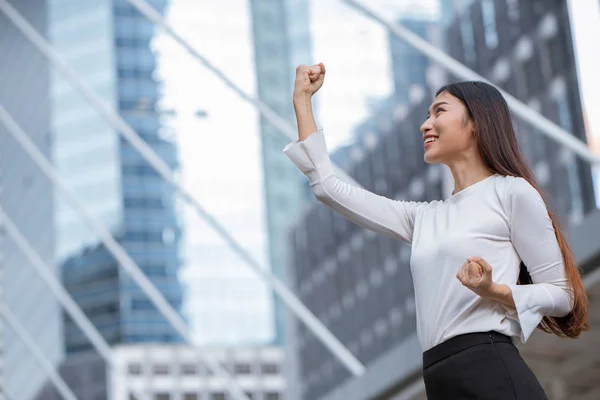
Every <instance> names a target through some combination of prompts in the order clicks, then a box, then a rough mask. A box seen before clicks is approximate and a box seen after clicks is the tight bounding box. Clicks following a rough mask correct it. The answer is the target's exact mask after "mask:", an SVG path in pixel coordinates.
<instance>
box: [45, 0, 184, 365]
mask: <svg viewBox="0 0 600 400" xmlns="http://www.w3.org/2000/svg"><path fill="white" fill-rule="evenodd" d="M150 3H151V4H152V5H153V6H154V7H155V8H157V9H159V10H162V9H163V8H164V7H165V3H166V0H159V1H156V0H154V1H150ZM84 27H85V28H84ZM154 30H155V28H154V25H153V24H152V23H151V22H149V21H148V20H147V19H145V18H144V17H143V16H142V15H141V14H139V13H138V12H137V10H135V9H134V8H133V7H132V6H131V5H130V4H128V2H127V1H126V0H102V1H96V2H93V3H90V2H73V1H70V0H51V1H49V32H50V39H51V42H52V44H53V46H54V48H55V49H56V51H57V52H58V53H59V54H60V55H61V56H62V57H63V58H65V59H66V60H67V62H68V63H69V64H70V65H71V66H72V67H73V68H74V69H75V70H76V71H77V73H78V74H79V75H80V76H81V77H82V78H83V79H84V80H85V81H86V82H87V83H88V84H89V85H90V86H91V87H92V88H93V90H94V91H95V92H96V93H97V94H98V95H100V96H101V97H102V99H103V100H104V101H105V102H106V103H107V104H110V105H112V106H113V107H114V108H115V109H116V110H118V112H119V113H120V114H121V116H122V117H123V118H124V119H125V120H126V121H127V122H128V123H129V124H130V125H131V126H132V127H133V128H134V129H135V130H136V131H137V132H138V133H139V134H140V136H141V137H142V138H143V139H144V140H145V141H146V142H147V143H148V144H149V145H150V146H151V147H152V148H153V149H154V150H155V151H156V152H157V153H158V154H159V156H160V157H161V158H162V159H163V160H164V161H165V162H166V163H167V164H168V165H169V166H170V167H171V168H172V169H173V170H175V169H176V168H177V166H178V161H177V151H176V146H175V145H174V143H173V142H172V141H171V140H170V138H169V137H168V135H167V134H166V131H165V129H162V124H161V118H162V117H161V115H160V114H159V113H158V111H157V108H156V104H157V101H158V100H159V86H158V83H157V82H156V80H155V78H154V75H153V74H154V70H155V66H156V59H155V54H154V53H153V51H152V49H151V46H150V42H151V40H152V38H153V36H154ZM51 104H52V113H51V121H52V124H51V127H52V128H51V129H52V138H53V144H54V146H53V151H54V154H53V156H54V162H55V164H56V166H57V168H58V169H59V170H60V172H61V174H62V176H63V177H64V179H65V180H66V181H67V183H68V184H69V185H70V187H71V188H72V189H73V190H75V192H76V193H77V195H78V196H79V198H80V199H81V200H83V202H84V203H85V206H86V207H87V209H88V210H89V211H90V212H91V213H92V214H93V215H94V217H96V218H97V219H98V220H99V221H100V222H102V223H103V225H104V226H105V227H106V228H107V229H109V230H110V231H111V233H112V234H113V235H114V236H115V238H116V239H117V240H118V241H119V242H120V243H121V245H123V247H124V248H125V250H126V251H127V252H128V253H129V255H130V256H131V257H132V258H133V259H134V261H135V262H136V263H137V264H138V265H139V266H140V267H141V269H142V270H143V272H144V273H145V274H146V275H147V276H148V277H149V278H150V280H151V281H152V282H153V283H154V284H155V285H156V286H157V287H158V289H159V290H160V291H161V292H162V293H163V294H164V296H165V297H166V298H167V300H168V301H169V302H170V303H171V304H172V305H173V306H174V307H175V308H176V309H178V310H179V309H180V308H181V301H182V289H181V285H180V283H179V280H178V277H177V272H178V268H179V266H180V259H179V238H180V233H181V232H180V226H179V223H178V220H177V218H176V213H175V205H174V193H173V189H172V188H171V187H170V186H169V185H168V184H167V183H166V182H164V180H163V179H162V178H161V177H160V176H159V175H158V174H157V173H156V172H155V171H154V170H153V169H152V168H151V167H150V166H149V165H148V164H147V163H146V161H145V160H143V159H142V157H141V156H140V155H139V154H138V153H137V152H136V151H135V150H134V149H133V148H132V147H131V146H130V145H129V144H128V143H127V142H126V141H124V140H123V139H122V138H121V137H120V136H119V135H118V133H117V132H115V131H114V129H112V128H111V127H109V125H108V124H107V123H106V122H105V121H104V120H103V119H102V117H101V116H100V115H99V114H98V113H97V112H96V111H95V110H93V109H92V108H91V106H90V105H89V104H88V103H86V102H85V101H84V100H83V99H82V98H81V96H80V95H79V94H78V93H77V92H76V90H75V89H74V88H72V87H71V85H70V84H69V83H68V82H66V81H65V80H64V79H63V78H61V77H60V76H58V75H57V74H54V75H52V79H51ZM56 204H57V212H56V220H55V223H56V229H57V235H56V237H57V257H58V262H59V263H60V265H61V271H62V278H63V281H64V284H65V286H66V287H67V290H68V291H69V292H70V293H71V295H72V296H73V298H74V299H75V301H76V302H77V303H78V304H79V306H80V307H81V308H82V309H83V311H84V312H85V313H86V314H87V316H88V317H89V318H90V319H91V320H92V322H93V323H94V324H95V325H96V327H97V328H98V329H99V330H100V332H101V333H102V335H103V336H104V337H105V339H106V340H107V341H108V342H109V343H111V344H116V343H135V342H177V341H180V340H181V339H180V337H179V335H178V334H176V333H175V332H174V330H173V329H172V328H171V326H170V325H169V323H168V322H167V321H166V320H165V319H164V317H163V316H162V315H160V314H159V312H158V310H157V309H156V308H155V307H154V306H153V305H152V304H151V302H150V300H149V299H148V298H147V297H146V295H145V294H143V293H142V292H141V290H140V289H139V288H138V287H137V285H136V284H135V283H134V282H133V280H132V279H131V278H130V276H129V275H128V274H127V273H125V272H124V271H123V270H122V269H121V268H120V267H119V266H118V264H117V263H116V261H115V260H114V258H113V257H112V255H110V254H109V253H108V251H107V250H106V249H105V248H104V246H103V245H102V244H101V243H100V240H99V239H98V238H97V237H95V235H94V234H93V233H92V232H91V231H90V230H89V229H88V228H87V227H86V226H85V225H84V224H83V222H82V221H81V219H80V218H79V217H78V216H77V215H76V214H75V213H74V211H73V210H72V209H70V208H69V207H68V205H66V204H65V203H64V201H63V200H62V199H60V198H57V199H56ZM64 329H65V346H66V351H67V353H75V352H79V351H83V350H86V349H89V348H91V344H90V343H89V340H88V339H87V338H86V337H85V336H84V335H83V333H82V332H81V331H80V330H79V328H77V327H76V326H75V324H74V323H73V321H71V320H70V318H68V317H65V327H64Z"/></svg>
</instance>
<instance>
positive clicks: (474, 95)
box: [436, 82, 589, 338]
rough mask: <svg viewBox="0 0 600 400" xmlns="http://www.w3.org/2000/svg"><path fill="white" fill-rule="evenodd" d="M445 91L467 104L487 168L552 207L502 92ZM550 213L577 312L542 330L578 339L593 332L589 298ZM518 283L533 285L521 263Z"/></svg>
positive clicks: (461, 87)
mask: <svg viewBox="0 0 600 400" xmlns="http://www.w3.org/2000/svg"><path fill="white" fill-rule="evenodd" d="M442 92H447V93H449V94H451V95H452V96H454V97H456V98H457V99H459V100H460V101H461V102H462V103H463V104H464V105H465V107H466V109H467V117H468V118H470V119H471V121H472V122H473V123H474V126H475V127H476V134H477V142H478V149H479V154H480V156H481V158H482V159H483V161H484V162H485V163H486V165H487V166H488V167H489V168H490V169H491V170H492V171H493V172H494V173H496V174H499V175H504V176H515V177H521V178H524V179H525V180H527V182H529V183H530V184H531V186H533V187H534V188H535V189H537V191H538V192H539V193H540V195H541V196H542V198H544V201H545V203H546V208H548V202H547V201H546V196H545V193H544V192H543V191H542V190H541V189H540V187H539V185H538V184H537V182H536V181H535V178H534V176H533V173H532V172H531V169H530V168H529V166H528V165H527V162H526V161H525V157H524V156H523V153H522V152H521V150H520V148H519V143H518V142H517V136H516V135H515V131H514V128H513V125H512V120H511V117H510V112H509V109H508V105H507V104H506V100H505V99H504V97H502V94H501V93H500V92H499V91H498V89H496V88H495V87H493V86H492V85H489V84H487V83H485V82H458V83H452V84H449V85H446V86H444V87H442V88H441V89H439V90H438V91H437V93H436V96H437V95H439V94H440V93H442ZM548 214H549V216H550V219H551V220H552V227H553V228H554V232H555V234H556V239H557V240H558V245H559V246H560V250H561V253H562V257H563V262H564V265H565V272H566V276H567V279H568V281H569V284H570V286H571V290H572V292H571V296H572V300H573V309H572V311H571V312H570V313H569V314H568V315H566V316H564V317H560V318H558V317H544V318H543V319H542V322H540V324H539V325H538V328H539V329H541V330H543V331H544V332H547V333H554V334H556V335H558V336H560V337H570V338H576V337H578V336H579V335H580V334H581V332H582V331H586V330H589V326H588V298H587V295H586V292H585V288H584V286H583V282H582V280H581V274H580V272H579V269H578V267H577V263H576V262H575V257H574V256H573V253H572V251H571V249H570V248H569V244H568V243H567V240H566V239H565V237H564V235H563V233H562V232H561V230H560V228H559V225H558V218H557V216H556V215H554V214H553V213H552V212H550V210H548ZM518 283H519V284H521V285H527V284H531V283H533V281H532V280H531V276H530V275H529V272H528V271H527V268H526V267H525V264H523V263H521V267H520V272H519V280H518Z"/></svg>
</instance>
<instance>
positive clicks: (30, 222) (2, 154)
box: [0, 0, 64, 400]
mask: <svg viewBox="0 0 600 400" xmlns="http://www.w3.org/2000/svg"><path fill="white" fill-rule="evenodd" d="M9 3H10V4H11V5H12V6H13V7H14V8H15V9H16V10H17V11H18V12H20V13H21V15H23V17H25V18H26V19H27V20H28V21H29V23H30V24H31V25H32V26H33V27H34V28H35V29H37V30H38V31H39V32H40V34H41V35H42V36H46V34H47V28H48V18H47V3H48V2H47V1H38V0H25V1H21V0H19V1H14V0H12V1H10V2H9ZM0 57H1V59H2V62H0V87H1V88H2V90H0V105H2V107H4V109H6V111H7V112H8V113H10V114H11V115H12V117H13V119H14V120H15V121H16V122H17V124H19V125H20V126H21V127H22V128H23V130H24V131H25V132H26V133H27V135H28V136H29V138H30V139H31V140H32V141H33V142H34V143H35V145H36V146H37V148H38V149H39V150H40V151H41V152H42V153H43V154H45V155H46V156H50V155H51V143H52V141H51V137H50V130H49V129H48V126H49V119H50V111H51V110H50V107H49V102H48V90H49V83H50V75H49V71H50V68H49V65H48V62H47V60H46V59H45V58H44V57H43V56H42V55H41V54H40V53H39V52H38V51H37V50H36V49H35V47H34V46H33V45H31V44H30V43H29V42H28V41H27V39H26V38H25V36H23V35H22V34H21V33H20V32H19V30H18V29H17V28H16V27H15V26H14V25H13V24H12V23H11V22H10V20H9V19H8V18H7V17H6V15H5V14H3V13H2V12H0ZM53 203H54V202H53V199H52V185H51V184H50V182H49V181H48V180H47V179H46V178H45V177H44V176H43V174H42V172H41V171H40V170H39V169H38V167H37V166H36V165H35V164H34V163H33V161H32V160H31V159H30V158H29V156H28V155H27V154H26V153H25V152H24V151H23V149H22V148H21V146H20V145H19V144H18V143H17V142H16V141H15V140H14V139H13V138H12V136H11V135H10V134H9V133H8V131H7V130H6V129H5V127H4V125H3V124H2V123H0V206H1V207H2V209H3V211H4V212H5V213H6V214H7V215H9V217H10V219H11V220H12V221H13V222H14V224H15V226H16V227H17V228H18V229H19V231H20V232H21V234H22V235H23V236H24V238H25V239H26V240H27V241H28V242H29V244H30V245H31V246H32V247H33V248H34V250H35V251H36V252H37V253H38V254H39V255H40V256H41V257H42V259H43V260H44V261H45V262H46V264H48V265H49V267H50V268H51V269H52V271H53V272H54V273H58V272H57V270H56V264H55V263H54V262H53V255H54V244H55V243H54V242H55V240H54V234H53V233H54V232H53V210H54V204H53ZM0 254H1V259H0V271H1V275H0V295H1V296H2V302H3V304H2V305H1V306H0V309H2V308H3V307H6V306H8V307H10V309H11V310H12V312H13V314H15V317H16V319H17V320H18V322H20V323H21V325H23V327H24V328H25V330H26V331H27V332H28V333H29V335H30V336H31V337H32V339H33V340H34V342H35V343H36V344H37V346H38V347H39V348H40V349H41V351H42V353H43V354H44V356H45V357H47V359H48V360H49V361H50V363H52V364H54V365H57V364H58V363H59V362H60V360H61V358H62V356H63V353H64V351H63V346H62V338H61V334H62V330H61V325H62V324H61V318H60V315H61V314H60V312H61V311H60V306H59V305H58V302H57V301H56V299H55V298H54V296H53V294H52V293H51V292H50V290H49V289H48V288H47V287H46V285H45V284H44V282H43V281H42V280H41V279H40V278H39V277H38V275H37V274H36V272H35V270H34V269H33V267H32V266H31V265H30V263H29V261H28V260H27V258H26V257H25V255H24V254H23V253H21V251H19V249H18V247H17V246H16V244H15V243H14V242H13V241H12V240H11V238H10V236H9V235H8V234H7V233H6V232H2V233H1V234H0ZM2 324H3V321H1V319H0V325H2ZM1 335H2V336H1V337H0V358H2V362H1V364H2V371H1V373H2V381H1V382H0V398H2V396H4V395H5V394H6V398H11V397H12V398H15V399H23V400H29V399H31V398H32V396H33V395H35V392H36V391H37V390H39V388H40V387H41V385H42V384H43V382H44V380H45V379H46V378H45V375H44V373H43V372H42V370H41V369H40V368H39V367H38V365H37V363H36V361H35V358H34V357H33V356H32V355H31V353H30V352H29V351H28V350H27V348H26V347H25V345H24V344H23V342H22V341H21V339H20V338H19V337H18V336H17V335H16V334H15V333H14V332H13V330H12V329H11V328H10V327H8V326H7V325H4V326H3V328H2V332H1Z"/></svg>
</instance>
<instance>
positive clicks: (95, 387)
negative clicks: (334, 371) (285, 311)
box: [37, 344, 286, 400]
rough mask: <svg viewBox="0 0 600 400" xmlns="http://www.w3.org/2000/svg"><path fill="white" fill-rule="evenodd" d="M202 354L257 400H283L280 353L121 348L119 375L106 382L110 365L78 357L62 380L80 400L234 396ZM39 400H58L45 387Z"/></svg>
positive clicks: (259, 349)
mask: <svg viewBox="0 0 600 400" xmlns="http://www.w3.org/2000/svg"><path fill="white" fill-rule="evenodd" d="M199 351H202V352H203V354H205V355H207V356H210V357H211V358H213V359H215V360H217V361H218V362H219V363H220V364H221V365H222V366H223V367H224V368H225V369H226V370H227V371H229V373H230V374H232V376H233V377H234V378H235V379H236V380H237V381H238V383H239V385H240V386H241V388H242V390H244V392H245V393H246V394H247V395H248V396H249V397H250V398H251V399H257V400H283V399H284V395H283V393H284V392H285V390H286V380H285V377H284V376H283V374H282V370H283V368H282V365H283V360H284V354H283V350H282V349H281V348H280V347H263V346H257V347H239V348H237V349H208V350H207V349H202V350H198V349H194V348H191V347H189V346H185V345H168V344H144V345H136V346H132V345H119V346H116V347H115V349H114V354H115V364H116V365H117V366H118V372H117V373H116V374H114V375H112V376H111V377H110V379H108V380H107V375H106V365H105V363H104V361H103V360H102V359H101V358H100V357H99V356H97V355H95V354H90V353H87V354H78V355H76V356H74V357H71V358H70V359H69V361H68V362H67V363H66V364H65V365H63V366H61V368H60V374H61V376H62V377H63V379H64V380H65V382H66V383H67V384H68V385H69V387H70V388H71V389H72V390H73V392H74V393H75V395H76V396H77V398H78V399H79V400H97V399H111V400H130V399H132V398H134V397H131V396H132V395H135V394H137V397H135V398H136V399H140V398H142V397H140V394H142V393H143V394H145V395H146V396H148V398H150V399H156V400H226V399H229V398H230V396H229V394H228V391H227V385H226V382H225V380H224V379H223V378H222V377H219V376H216V375H214V374H213V373H212V372H211V371H210V370H209V369H208V368H207V367H206V366H205V364H204V363H203V362H201V361H200V360H201V356H200V355H199V353H198V352H199ZM37 399H38V400H60V399H62V397H61V396H60V395H59V394H58V393H57V392H56V389H54V387H53V386H52V385H46V387H44V389H43V390H42V391H41V392H40V394H39V396H38V397H37Z"/></svg>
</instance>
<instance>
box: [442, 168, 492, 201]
mask: <svg viewBox="0 0 600 400" xmlns="http://www.w3.org/2000/svg"><path fill="white" fill-rule="evenodd" d="M448 167H449V168H450V171H452V177H453V178H454V191H453V192H452V194H453V195H454V194H456V193H458V192H460V191H461V190H463V189H465V188H467V187H469V186H471V185H473V184H474V183H477V182H479V181H482V180H484V179H486V178H488V177H490V176H492V175H494V172H493V171H491V170H490V169H489V168H488V167H487V166H485V165H483V163H456V164H453V165H448Z"/></svg>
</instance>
